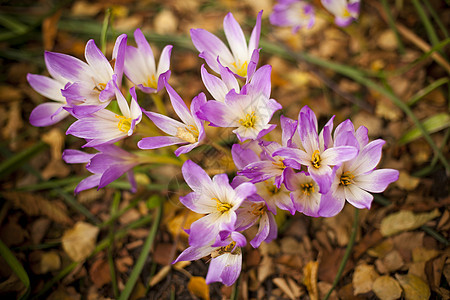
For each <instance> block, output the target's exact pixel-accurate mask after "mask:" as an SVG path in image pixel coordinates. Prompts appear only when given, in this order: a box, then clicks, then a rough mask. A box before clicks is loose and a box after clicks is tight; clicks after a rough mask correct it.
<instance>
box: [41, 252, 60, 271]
mask: <svg viewBox="0 0 450 300" xmlns="http://www.w3.org/2000/svg"><path fill="white" fill-rule="evenodd" d="M59 268H61V258H60V257H59V255H58V252H56V251H49V252H45V253H43V254H42V256H41V263H40V271H41V274H44V273H47V272H51V271H56V270H58V269H59Z"/></svg>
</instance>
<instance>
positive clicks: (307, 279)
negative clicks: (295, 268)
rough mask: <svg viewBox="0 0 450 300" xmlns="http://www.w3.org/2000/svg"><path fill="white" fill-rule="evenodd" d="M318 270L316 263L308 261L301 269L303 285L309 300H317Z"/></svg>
mask: <svg viewBox="0 0 450 300" xmlns="http://www.w3.org/2000/svg"><path fill="white" fill-rule="evenodd" d="M318 269H319V262H318V261H310V262H308V263H307V264H306V266H305V267H304V268H303V276H304V279H303V283H304V284H305V286H306V289H307V290H308V294H309V298H310V299H311V300H317V299H319V290H318V289H317V271H318Z"/></svg>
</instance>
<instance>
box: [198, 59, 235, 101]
mask: <svg viewBox="0 0 450 300" xmlns="http://www.w3.org/2000/svg"><path fill="white" fill-rule="evenodd" d="M219 69H220V76H221V78H218V77H216V76H214V75H211V74H209V73H208V71H206V68H205V65H202V67H201V75H202V80H203V84H204V85H205V87H206V89H207V90H208V92H209V93H210V94H211V96H212V97H213V99H214V100H217V101H220V102H225V97H226V95H227V94H228V93H229V92H230V91H232V90H234V91H235V92H236V93H239V92H240V87H239V83H238V81H237V80H236V77H234V75H233V73H232V72H231V71H230V69H228V68H226V67H224V66H222V65H220V64H219Z"/></svg>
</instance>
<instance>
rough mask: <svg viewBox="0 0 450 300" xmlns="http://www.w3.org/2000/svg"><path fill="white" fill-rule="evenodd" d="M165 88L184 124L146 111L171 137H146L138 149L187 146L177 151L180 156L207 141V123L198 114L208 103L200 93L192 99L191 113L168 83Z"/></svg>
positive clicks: (140, 142) (139, 143)
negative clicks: (205, 127) (205, 125)
mask: <svg viewBox="0 0 450 300" xmlns="http://www.w3.org/2000/svg"><path fill="white" fill-rule="evenodd" d="M165 86H166V89H167V93H168V94H169V97H170V101H171V103H172V107H173V108H174V110H175V112H176V113H177V115H178V116H179V117H180V119H181V120H182V122H180V121H177V120H174V119H172V118H169V117H167V116H164V115H161V114H158V113H154V112H148V111H144V113H145V114H146V115H147V116H148V117H149V118H150V119H151V120H152V121H153V123H155V125H156V126H157V127H158V128H159V129H161V130H162V131H164V132H165V133H167V134H170V135H171V136H155V137H146V138H143V139H142V140H140V141H139V142H138V147H139V148H141V149H156V148H160V147H165V146H170V145H176V144H187V145H184V146H181V147H179V148H178V149H177V150H175V154H176V155H177V156H179V155H180V154H183V153H188V152H189V151H191V150H192V149H194V148H195V147H197V146H198V145H200V143H201V142H202V141H203V140H204V139H205V129H204V123H205V122H204V121H202V120H200V119H199V118H198V117H197V114H196V113H197V111H199V109H200V107H201V106H202V105H203V104H205V103H206V96H205V94H203V93H200V94H199V95H198V96H196V97H195V98H194V99H192V102H191V110H190V111H189V109H188V108H187V106H186V104H185V103H184V101H183V99H181V97H180V96H179V95H178V94H177V92H175V90H174V89H173V88H172V87H171V86H170V85H169V84H168V83H167V82H165Z"/></svg>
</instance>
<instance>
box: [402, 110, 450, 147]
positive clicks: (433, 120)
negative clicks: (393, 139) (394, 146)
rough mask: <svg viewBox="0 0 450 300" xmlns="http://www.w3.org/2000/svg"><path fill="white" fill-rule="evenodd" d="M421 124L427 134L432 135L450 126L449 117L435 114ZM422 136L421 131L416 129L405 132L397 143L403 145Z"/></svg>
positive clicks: (444, 114) (445, 114)
mask: <svg viewBox="0 0 450 300" xmlns="http://www.w3.org/2000/svg"><path fill="white" fill-rule="evenodd" d="M422 124H423V127H424V128H425V130H426V131H427V132H428V133H434V132H437V131H440V130H442V129H445V128H447V127H449V126H450V115H449V114H447V113H440V114H436V115H434V116H432V117H430V118H428V119H426V120H425V121H424V122H423V123H422ZM422 135H423V134H422V132H421V130H419V129H418V128H417V127H416V128H413V129H411V130H409V131H408V132H406V133H405V134H404V135H403V136H402V137H401V138H400V139H399V141H398V143H399V144H400V145H404V144H407V143H410V142H412V141H414V140H416V139H418V138H420V137H421V136H422Z"/></svg>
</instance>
